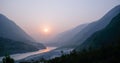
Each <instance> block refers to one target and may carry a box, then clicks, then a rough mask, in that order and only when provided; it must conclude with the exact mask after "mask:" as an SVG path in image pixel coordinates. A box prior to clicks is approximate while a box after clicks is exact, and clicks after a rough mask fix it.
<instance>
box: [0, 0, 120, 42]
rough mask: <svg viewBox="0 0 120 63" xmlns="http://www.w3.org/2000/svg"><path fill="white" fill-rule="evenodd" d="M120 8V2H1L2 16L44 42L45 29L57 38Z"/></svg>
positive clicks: (9, 0) (96, 0)
mask: <svg viewBox="0 0 120 63" xmlns="http://www.w3.org/2000/svg"><path fill="white" fill-rule="evenodd" d="M119 4H120V0H0V13H2V14H4V15H6V16H7V17H9V19H11V20H13V21H14V22H16V24H18V25H19V26H20V27H21V28H23V29H24V30H25V31H26V32H27V33H29V34H30V35H32V36H33V37H34V38H35V39H37V40H41V39H42V37H44V36H45V35H47V34H45V33H44V32H43V29H44V28H48V29H50V32H49V34H50V35H54V34H56V33H60V32H63V31H65V30H68V29H71V28H73V27H75V26H78V25H80V24H82V23H87V22H92V21H95V20H98V19H100V18H101V17H102V16H103V15H104V14H105V13H107V12H108V11H109V10H110V9H112V8H113V7H115V6H116V5H119Z"/></svg>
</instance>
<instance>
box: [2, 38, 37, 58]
mask: <svg viewBox="0 0 120 63" xmlns="http://www.w3.org/2000/svg"><path fill="white" fill-rule="evenodd" d="M36 50H39V49H38V48H37V47H35V46H33V45H30V44H27V43H24V42H20V41H14V40H11V39H6V38H1V37H0V56H3V55H6V54H7V53H9V54H15V53H25V52H30V51H36Z"/></svg>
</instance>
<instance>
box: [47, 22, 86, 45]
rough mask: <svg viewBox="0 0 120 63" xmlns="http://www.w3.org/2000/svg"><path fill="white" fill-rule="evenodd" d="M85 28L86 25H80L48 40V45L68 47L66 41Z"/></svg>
mask: <svg viewBox="0 0 120 63" xmlns="http://www.w3.org/2000/svg"><path fill="white" fill-rule="evenodd" d="M86 26H87V24H82V25H79V26H77V27H75V28H73V29H71V30H68V31H65V32H62V33H60V34H58V35H56V36H55V37H53V38H52V39H51V40H49V44H48V45H51V46H57V47H60V46H63V45H65V44H66V45H68V44H69V42H68V41H69V40H70V39H71V38H73V37H74V36H75V35H76V34H77V33H78V32H80V31H81V30H82V29H83V28H84V27H86Z"/></svg>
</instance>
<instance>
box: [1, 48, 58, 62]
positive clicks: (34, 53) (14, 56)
mask: <svg viewBox="0 0 120 63" xmlns="http://www.w3.org/2000/svg"><path fill="white" fill-rule="evenodd" d="M53 49H56V47H47V48H46V49H42V50H38V51H35V52H27V53H20V54H13V55H10V56H11V57H12V58H13V59H15V60H21V59H24V58H26V57H28V56H31V55H36V54H41V53H45V52H49V51H51V50H53ZM2 58H3V57H0V61H2Z"/></svg>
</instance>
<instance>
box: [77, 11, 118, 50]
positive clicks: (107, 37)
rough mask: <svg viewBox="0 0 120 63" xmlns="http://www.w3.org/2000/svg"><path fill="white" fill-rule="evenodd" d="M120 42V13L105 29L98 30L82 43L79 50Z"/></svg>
mask: <svg viewBox="0 0 120 63" xmlns="http://www.w3.org/2000/svg"><path fill="white" fill-rule="evenodd" d="M117 44H120V13H119V14H118V15H117V16H116V17H115V18H113V19H112V21H111V22H110V23H109V24H108V25H107V27H105V28H104V29H102V30H100V31H97V32H96V33H94V34H93V35H92V36H90V37H89V38H88V39H87V40H86V41H85V42H84V43H82V44H81V45H80V46H79V47H78V48H77V50H81V49H88V48H92V49H96V48H100V47H103V46H104V47H105V46H110V45H117Z"/></svg>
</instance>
